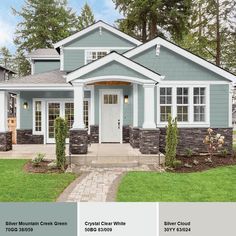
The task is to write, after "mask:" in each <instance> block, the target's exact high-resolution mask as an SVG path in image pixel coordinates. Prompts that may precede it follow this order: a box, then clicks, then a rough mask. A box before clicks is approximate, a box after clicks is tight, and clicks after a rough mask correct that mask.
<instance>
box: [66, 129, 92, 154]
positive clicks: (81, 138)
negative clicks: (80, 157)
mask: <svg viewBox="0 0 236 236" xmlns="http://www.w3.org/2000/svg"><path fill="white" fill-rule="evenodd" d="M69 139H70V147H69V149H70V153H71V154H86V153H87V152H88V131H87V129H71V130H70V137H69Z"/></svg>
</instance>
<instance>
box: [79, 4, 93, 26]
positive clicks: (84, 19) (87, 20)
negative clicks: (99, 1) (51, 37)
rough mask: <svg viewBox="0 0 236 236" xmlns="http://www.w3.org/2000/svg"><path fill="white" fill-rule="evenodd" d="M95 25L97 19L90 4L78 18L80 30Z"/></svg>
mask: <svg viewBox="0 0 236 236" xmlns="http://www.w3.org/2000/svg"><path fill="white" fill-rule="evenodd" d="M93 23H95V17H94V14H93V12H92V9H91V7H90V6H89V5H88V3H85V5H84V7H83V8H82V10H81V14H80V16H79V17H78V27H77V28H78V30H82V29H84V28H86V27H88V26H89V25H92V24H93Z"/></svg>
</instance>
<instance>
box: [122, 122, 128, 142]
mask: <svg viewBox="0 0 236 236" xmlns="http://www.w3.org/2000/svg"><path fill="white" fill-rule="evenodd" d="M123 143H129V125H124V126H123Z"/></svg>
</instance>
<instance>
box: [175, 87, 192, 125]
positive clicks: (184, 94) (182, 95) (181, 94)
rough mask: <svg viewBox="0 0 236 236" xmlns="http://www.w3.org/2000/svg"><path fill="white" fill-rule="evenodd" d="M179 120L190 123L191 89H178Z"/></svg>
mask: <svg viewBox="0 0 236 236" xmlns="http://www.w3.org/2000/svg"><path fill="white" fill-rule="evenodd" d="M176 96H177V97H176V102H177V120H178V121H179V122H188V120H189V114H188V113H189V88H186V87H183V88H179V87H177V89H176Z"/></svg>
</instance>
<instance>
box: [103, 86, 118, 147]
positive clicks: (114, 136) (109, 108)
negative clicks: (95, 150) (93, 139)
mask: <svg viewBox="0 0 236 236" xmlns="http://www.w3.org/2000/svg"><path fill="white" fill-rule="evenodd" d="M121 95H122V92H121V91H120V90H102V91H101V93H100V96H101V99H100V102H101V107H100V109H101V110H100V119H101V122H100V124H101V128H100V137H101V139H100V142H103V143H122V116H121V111H122V110H121V107H122V99H121V98H122V96H121Z"/></svg>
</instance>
